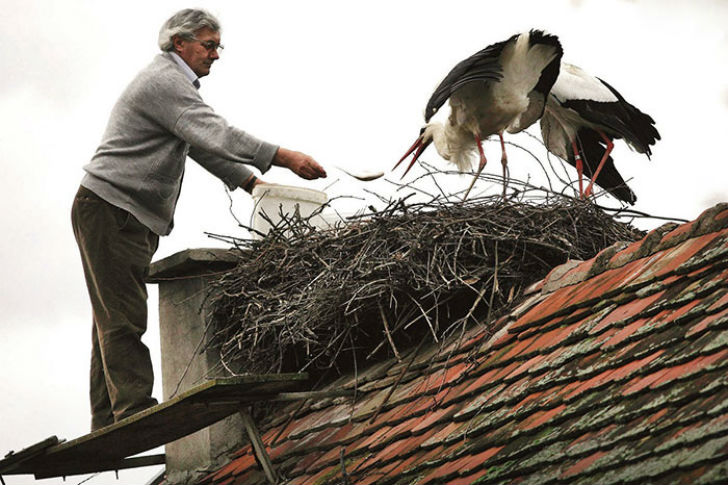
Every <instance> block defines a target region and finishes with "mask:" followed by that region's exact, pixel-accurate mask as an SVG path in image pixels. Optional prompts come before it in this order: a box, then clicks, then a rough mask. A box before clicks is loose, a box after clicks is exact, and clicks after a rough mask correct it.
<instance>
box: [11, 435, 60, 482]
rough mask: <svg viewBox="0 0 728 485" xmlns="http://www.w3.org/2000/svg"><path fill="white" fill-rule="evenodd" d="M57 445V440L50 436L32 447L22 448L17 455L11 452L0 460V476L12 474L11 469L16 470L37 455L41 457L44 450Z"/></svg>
mask: <svg viewBox="0 0 728 485" xmlns="http://www.w3.org/2000/svg"><path fill="white" fill-rule="evenodd" d="M57 444H58V438H57V437H55V436H51V437H50V438H46V439H44V440H43V441H39V442H38V443H36V444H34V445H31V446H28V447H27V448H23V449H22V450H20V451H18V452H17V453H15V452H14V451H11V452H10V453H8V454H7V455H5V458H3V459H2V460H0V474H3V473H4V474H6V475H9V474H12V471H13V469H15V468H17V467H18V466H19V465H20V464H22V463H23V462H25V461H28V460H30V459H32V458H35V457H37V456H39V455H42V454H43V453H44V452H45V450H46V449H48V448H50V447H51V446H55V445H57Z"/></svg>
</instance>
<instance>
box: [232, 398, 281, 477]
mask: <svg viewBox="0 0 728 485" xmlns="http://www.w3.org/2000/svg"><path fill="white" fill-rule="evenodd" d="M240 417H241V418H242V419H243V425H245V431H247V433H248V438H249V439H250V443H251V444H252V445H253V450H254V451H255V456H256V458H258V463H260V466H261V467H262V468H263V472H264V473H265V476H266V478H268V481H269V482H270V483H271V485H276V484H277V483H278V476H277V475H276V471H275V470H274V469H273V463H272V462H271V460H270V456H268V452H267V451H266V449H265V443H263V440H262V438H261V437H260V433H259V432H258V428H257V427H256V426H255V423H254V422H253V418H251V417H250V414H249V413H248V410H247V409H245V408H242V409H241V410H240Z"/></svg>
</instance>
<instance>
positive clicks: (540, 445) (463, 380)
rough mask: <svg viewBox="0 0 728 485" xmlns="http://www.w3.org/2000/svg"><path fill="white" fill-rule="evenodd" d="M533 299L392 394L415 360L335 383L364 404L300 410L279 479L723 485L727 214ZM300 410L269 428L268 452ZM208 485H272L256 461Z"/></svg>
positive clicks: (606, 255)
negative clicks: (267, 484) (353, 390)
mask: <svg viewBox="0 0 728 485" xmlns="http://www.w3.org/2000/svg"><path fill="white" fill-rule="evenodd" d="M528 291H529V292H530V293H529V294H528V297H527V298H526V299H525V300H524V301H523V302H521V303H520V304H519V305H518V306H517V308H516V310H515V311H514V312H513V313H511V314H510V315H505V316H503V317H501V320H500V322H501V323H502V324H503V325H504V326H503V327H502V329H501V330H500V331H499V332H498V333H496V334H495V335H494V336H492V337H491V336H489V334H488V333H487V330H485V327H473V328H471V329H469V330H468V331H467V332H466V333H465V335H464V336H463V338H462V340H459V341H458V340H453V341H451V342H446V343H445V344H444V345H443V346H442V347H436V346H433V347H432V348H429V349H423V350H422V351H421V354H420V355H417V356H416V358H415V363H414V364H413V365H412V366H411V367H410V368H409V369H408V370H407V372H406V373H405V374H404V376H403V378H402V380H401V382H400V383H399V384H398V386H397V388H395V389H393V392H390V391H392V386H393V385H394V383H395V382H396V381H397V379H398V378H399V375H400V373H401V371H402V369H405V366H406V363H407V362H408V361H409V358H408V357H404V358H403V361H402V362H397V361H394V360H392V361H388V362H385V363H380V364H377V365H375V366H372V367H371V368H369V369H363V370H362V371H361V373H360V375H359V376H358V379H357V380H356V381H355V379H354V378H346V379H340V380H339V381H338V382H337V383H335V384H333V385H332V386H334V387H344V386H346V387H349V388H352V387H353V386H354V385H357V387H358V393H357V402H356V403H354V404H353V405H352V403H350V402H346V401H345V400H341V401H338V402H334V401H330V402H328V401H327V402H321V403H312V404H311V405H310V406H308V407H306V408H304V409H302V410H300V411H299V412H298V414H297V415H296V417H295V418H294V419H293V422H292V423H291V424H290V425H288V426H287V429H285V430H283V432H282V433H281V437H280V438H279V440H278V443H276V445H275V446H270V445H269V446H270V454H271V456H272V457H273V462H274V466H276V467H278V469H279V471H280V473H281V474H282V475H283V476H285V477H287V479H288V480H289V481H290V482H289V483H302V484H303V483H305V484H321V485H325V484H334V483H343V476H344V473H346V476H347V477H348V479H349V481H350V483H356V484H367V483H376V484H382V485H395V484H396V485H399V484H402V485H404V484H412V483H418V484H425V483H432V484H434V483H450V484H465V483H476V482H477V483H482V484H501V483H512V484H515V483H540V484H551V485H556V484H560V483H565V482H568V483H570V484H572V483H573V484H592V483H600V484H615V485H616V484H635V485H637V484H642V483H691V484H692V483H716V484H717V483H728V465H726V463H728V206H726V205H719V206H717V207H715V208H713V209H710V210H708V211H706V212H705V213H704V214H703V215H702V216H701V218H699V219H698V220H696V221H694V222H693V223H690V224H684V225H681V226H676V225H666V226H663V227H661V228H658V229H656V230H655V231H652V232H651V233H650V234H648V236H647V237H646V238H645V239H643V240H642V241H639V242H636V243H633V244H629V245H624V244H622V245H615V246H612V247H610V248H607V249H606V250H604V251H602V253H600V254H599V255H598V256H597V257H595V258H593V259H591V260H589V261H583V262H577V261H572V262H569V263H568V264H567V265H564V266H563V267H559V268H556V269H554V270H553V271H552V272H551V273H550V274H549V275H548V276H547V277H546V278H545V279H544V280H543V281H542V282H540V283H539V284H536V285H533V286H532V287H531V288H529V290H528ZM443 349H447V350H446V351H443ZM401 350H403V349H401ZM406 353H407V351H406V350H403V356H405V355H406ZM317 406H318V408H317ZM295 409H297V404H296V405H293V404H292V405H291V406H289V407H287V408H284V409H283V410H282V411H281V412H280V413H278V414H279V416H278V417H277V418H272V419H271V420H270V421H268V422H267V423H263V424H262V427H263V428H264V432H265V436H266V443H269V441H270V437H272V436H275V435H277V434H278V433H279V432H280V431H281V427H283V426H286V420H287V418H286V419H282V418H281V417H280V416H281V415H283V416H289V415H290V413H292V412H293V411H294V410H295ZM375 413H378V414H377V416H376V418H375V419H373V420H372V419H371V418H372V417H373V416H374V415H375ZM342 450H343V457H344V461H343V463H342V461H341V453H342ZM201 483H204V484H215V485H220V484H222V483H227V484H232V483H246V484H254V483H265V477H264V475H262V474H261V473H260V470H258V467H257V464H256V463H255V461H254V459H253V458H252V454H251V453H250V451H249V448H248V447H247V446H246V447H244V448H243V450H241V451H238V452H237V453H235V454H234V455H233V457H232V461H231V463H230V464H229V465H226V466H225V467H222V468H221V469H220V470H218V471H217V472H216V473H213V474H210V475H208V477H206V478H205V479H204V480H203V481H202V482H201Z"/></svg>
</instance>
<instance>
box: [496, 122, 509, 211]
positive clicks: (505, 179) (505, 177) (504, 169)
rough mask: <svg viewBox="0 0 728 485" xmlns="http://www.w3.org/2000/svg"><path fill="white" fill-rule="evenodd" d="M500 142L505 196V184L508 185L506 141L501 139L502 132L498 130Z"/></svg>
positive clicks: (504, 193)
mask: <svg viewBox="0 0 728 485" xmlns="http://www.w3.org/2000/svg"><path fill="white" fill-rule="evenodd" d="M498 137H499V138H500V142H501V152H502V153H503V155H501V165H503V198H504V199H505V198H506V185H508V156H507V155H506V143H505V142H504V141H503V132H502V131H500V132H498Z"/></svg>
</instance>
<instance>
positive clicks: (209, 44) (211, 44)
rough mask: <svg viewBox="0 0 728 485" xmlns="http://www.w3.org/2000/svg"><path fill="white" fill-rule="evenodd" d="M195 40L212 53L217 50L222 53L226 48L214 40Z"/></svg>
mask: <svg viewBox="0 0 728 485" xmlns="http://www.w3.org/2000/svg"><path fill="white" fill-rule="evenodd" d="M194 40H196V41H197V42H199V43H200V45H201V46H202V47H204V48H205V49H206V50H207V52H212V51H217V50H220V51H221V50H223V49H224V48H225V46H223V45H222V44H217V43H216V42H215V41H214V40H200V39H197V38H195V39H194Z"/></svg>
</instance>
